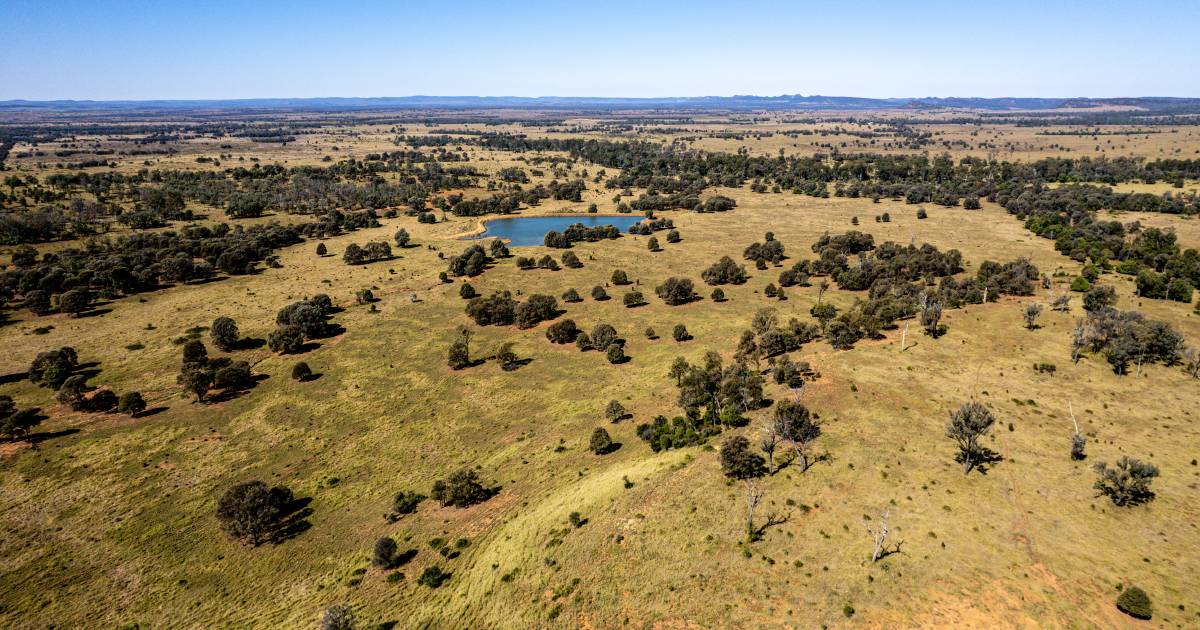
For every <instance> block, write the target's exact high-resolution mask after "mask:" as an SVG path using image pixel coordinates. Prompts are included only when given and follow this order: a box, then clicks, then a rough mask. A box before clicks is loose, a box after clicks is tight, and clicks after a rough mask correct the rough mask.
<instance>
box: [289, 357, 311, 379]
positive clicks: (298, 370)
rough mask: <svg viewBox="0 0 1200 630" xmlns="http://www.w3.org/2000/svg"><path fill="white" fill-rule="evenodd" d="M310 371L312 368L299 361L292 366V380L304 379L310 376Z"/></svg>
mask: <svg viewBox="0 0 1200 630" xmlns="http://www.w3.org/2000/svg"><path fill="white" fill-rule="evenodd" d="M312 373H313V371H312V368H310V367H308V364H307V363H305V362H304V361H300V362H299V363H297V364H296V365H293V366H292V380H296V381H306V380H308V379H309V378H310V377H312Z"/></svg>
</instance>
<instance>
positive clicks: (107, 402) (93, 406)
mask: <svg viewBox="0 0 1200 630" xmlns="http://www.w3.org/2000/svg"><path fill="white" fill-rule="evenodd" d="M119 402H120V401H119V399H118V398H117V395H116V393H114V392H113V390H111V389H102V390H100V391H98V392H96V393H94V394H92V397H91V398H89V399H88V401H87V408H88V410H89V411H95V412H108V411H112V410H113V409H116V408H117V404H118V403H119Z"/></svg>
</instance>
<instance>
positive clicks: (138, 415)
mask: <svg viewBox="0 0 1200 630" xmlns="http://www.w3.org/2000/svg"><path fill="white" fill-rule="evenodd" d="M167 409H168V407H151V408H150V409H147V410H145V411H143V412H141V413H135V414H133V416H131V417H133V418H149V417H150V416H157V415H158V414H160V413H162V412H164V411H166V410H167Z"/></svg>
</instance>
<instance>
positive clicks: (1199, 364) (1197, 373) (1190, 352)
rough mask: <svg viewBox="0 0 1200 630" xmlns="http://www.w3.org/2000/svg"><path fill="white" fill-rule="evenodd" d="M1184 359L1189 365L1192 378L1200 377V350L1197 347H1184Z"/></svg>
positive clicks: (1188, 368) (1188, 369)
mask: <svg viewBox="0 0 1200 630" xmlns="http://www.w3.org/2000/svg"><path fill="white" fill-rule="evenodd" d="M1183 359H1184V362H1185V365H1186V366H1187V371H1188V374H1191V375H1192V378H1198V377H1200V351H1197V350H1196V349H1195V348H1184V350H1183Z"/></svg>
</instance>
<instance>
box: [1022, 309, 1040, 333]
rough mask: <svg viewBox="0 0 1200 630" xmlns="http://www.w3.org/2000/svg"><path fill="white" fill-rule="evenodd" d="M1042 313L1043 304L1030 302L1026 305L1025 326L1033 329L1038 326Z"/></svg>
mask: <svg viewBox="0 0 1200 630" xmlns="http://www.w3.org/2000/svg"><path fill="white" fill-rule="evenodd" d="M1041 314H1042V305H1041V304H1029V305H1027V306H1026V307H1025V312H1024V315H1025V328H1027V329H1029V330H1033V329H1035V328H1037V318H1038V315H1041Z"/></svg>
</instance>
